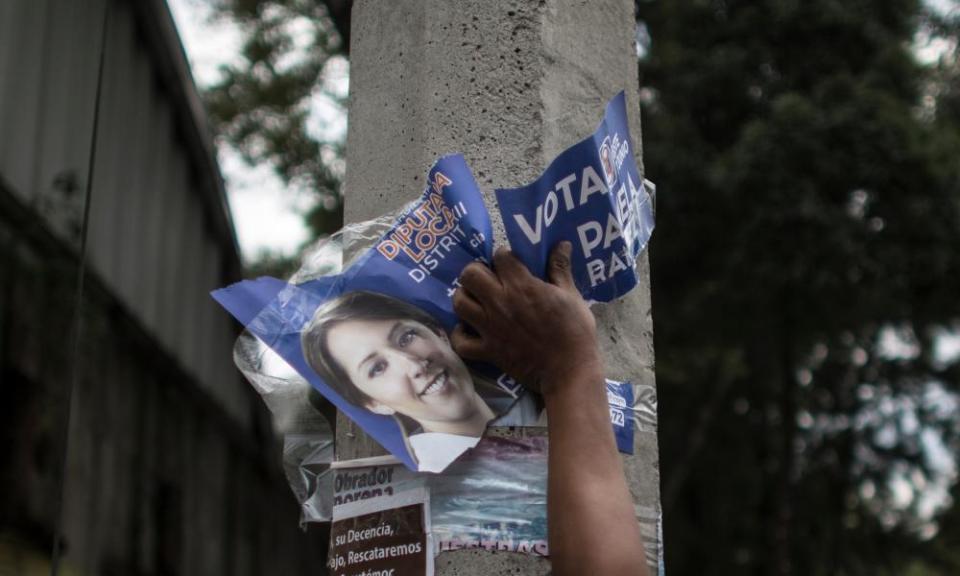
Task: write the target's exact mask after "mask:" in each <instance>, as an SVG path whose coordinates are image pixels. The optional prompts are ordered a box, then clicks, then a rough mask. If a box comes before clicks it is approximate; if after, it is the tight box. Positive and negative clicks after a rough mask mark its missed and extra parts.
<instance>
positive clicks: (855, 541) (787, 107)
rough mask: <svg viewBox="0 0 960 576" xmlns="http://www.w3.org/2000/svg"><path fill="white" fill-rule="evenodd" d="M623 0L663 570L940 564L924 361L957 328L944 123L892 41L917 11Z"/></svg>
mask: <svg viewBox="0 0 960 576" xmlns="http://www.w3.org/2000/svg"><path fill="white" fill-rule="evenodd" d="M637 6H638V18H639V20H640V21H641V22H642V24H643V25H644V26H646V29H647V30H648V31H649V35H650V37H651V39H652V40H651V42H650V45H649V47H648V49H647V53H646V55H645V56H644V57H643V58H641V62H640V72H641V78H642V88H643V89H644V95H645V105H644V108H643V122H644V124H643V139H644V144H645V146H644V150H645V164H646V171H647V174H648V175H649V176H650V177H651V178H652V179H653V180H654V181H656V182H657V184H658V188H659V190H660V191H661V192H662V193H661V194H658V206H657V209H658V211H657V217H658V228H657V234H656V235H655V236H656V237H655V239H654V242H653V246H652V248H651V258H652V276H653V278H652V282H653V298H654V310H655V311H656V313H655V315H654V319H655V333H656V346H657V364H658V366H657V368H658V370H657V374H658V388H659V390H660V395H661V402H660V408H661V414H660V421H661V428H660V430H661V434H660V442H661V445H660V451H661V457H662V460H663V499H664V518H665V530H666V533H665V538H664V539H665V543H666V549H667V566H668V569H669V570H670V571H671V573H673V574H697V575H706V574H734V573H757V574H789V573H797V574H888V573H889V574H895V573H902V572H904V571H906V569H907V567H908V566H909V564H910V562H911V561H912V560H913V559H915V558H916V557H917V555H918V554H926V555H928V556H929V557H930V558H931V559H932V558H935V557H936V558H939V559H940V560H943V559H944V558H945V556H944V554H946V551H944V550H942V549H937V548H936V547H935V546H932V545H930V543H929V542H925V541H924V540H923V538H922V537H921V536H929V535H930V532H931V531H932V530H934V528H933V527H934V525H933V524H932V523H931V518H930V517H929V515H928V514H926V513H925V512H924V511H922V510H921V508H922V507H923V506H924V505H925V504H924V503H923V500H922V498H920V497H918V495H919V493H920V492H919V487H920V486H921V485H924V484H926V485H930V484H933V483H936V482H942V481H944V478H945V476H944V472H943V458H939V459H938V458H936V457H934V456H933V449H932V448H931V446H940V445H942V446H945V447H946V448H947V450H951V449H952V450H954V451H956V450H957V448H958V447H960V443H958V436H960V429H958V427H957V425H956V420H957V416H958V414H957V411H956V405H955V404H954V405H953V408H952V409H948V410H944V409H942V406H943V404H944V402H945V401H948V400H950V398H951V394H952V393H956V392H960V363H957V362H956V361H953V362H942V361H941V359H940V358H938V357H937V356H936V355H935V354H934V349H935V347H936V345H937V341H938V335H940V334H943V332H944V331H945V330H950V329H951V328H956V327H957V326H960V299H958V298H957V297H956V295H957V294H960V163H958V161H957V158H960V133H958V131H957V126H960V124H958V123H956V122H954V123H952V126H951V122H948V121H947V120H946V119H945V118H946V117H947V115H948V114H952V115H953V118H954V119H955V120H956V119H958V118H960V116H958V115H956V112H955V111H953V110H954V108H952V107H953V106H955V105H956V103H957V99H956V88H955V86H956V84H950V83H949V82H948V81H946V82H945V81H944V80H943V79H944V78H945V77H946V76H944V75H945V74H947V71H945V70H938V69H937V68H935V67H925V66H922V65H921V64H919V63H918V61H917V59H916V58H915V55H914V53H913V51H912V50H911V45H912V43H913V39H914V36H915V34H917V33H918V32H919V31H921V30H927V29H931V30H932V29H933V26H932V25H931V22H933V19H931V18H930V17H929V15H928V14H927V13H925V11H924V7H923V6H922V5H921V4H920V3H919V2H917V1H915V0H859V1H857V2H836V1H833V0H810V1H803V2H801V1H797V0H792V1H791V0H761V1H758V2H741V1H736V0H686V1H679V2H667V1H665V0H653V1H649V2H646V1H645V2H638V4H637ZM936 29H937V30H938V31H939V33H945V32H947V31H949V30H950V28H949V26H942V27H938V28H936ZM952 71H953V72H955V71H956V69H955V68H954V69H953V70H952ZM953 78H956V77H955V76H953ZM931 93H933V94H934V96H933V98H934V100H935V101H936V103H937V104H938V105H939V107H937V108H936V111H935V113H933V114H931V113H930V110H929V108H930V102H929V99H928V100H925V99H924V97H925V96H930V94H931ZM892 348H901V349H903V350H902V351H897V350H892ZM934 383H937V384H934ZM904 483H906V485H907V486H912V487H913V489H914V490H913V491H910V490H908V493H911V494H913V495H914V498H913V500H912V501H908V502H902V501H901V500H900V499H898V498H896V497H895V487H897V486H903V485H904ZM900 491H901V492H902V491H903V490H902V488H901V490H900ZM935 541H936V540H934V542H935ZM943 561H945V560H943ZM934 573H936V572H934Z"/></svg>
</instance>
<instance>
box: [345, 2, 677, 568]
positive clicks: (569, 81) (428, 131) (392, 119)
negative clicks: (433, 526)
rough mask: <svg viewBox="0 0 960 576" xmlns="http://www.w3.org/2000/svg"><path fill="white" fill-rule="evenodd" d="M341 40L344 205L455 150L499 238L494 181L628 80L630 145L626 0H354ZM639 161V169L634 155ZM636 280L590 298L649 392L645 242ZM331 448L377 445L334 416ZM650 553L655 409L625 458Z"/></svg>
mask: <svg viewBox="0 0 960 576" xmlns="http://www.w3.org/2000/svg"><path fill="white" fill-rule="evenodd" d="M352 19H353V22H352V32H351V41H352V45H351V48H350V117H349V118H350V123H349V130H348V136H347V175H346V198H347V200H346V219H347V221H348V222H355V221H359V220H364V219H368V218H372V217H374V216H377V215H380V214H383V213H384V212H385V211H387V210H392V209H395V208H397V207H399V206H401V205H402V204H403V203H405V202H408V201H410V200H412V199H414V198H416V197H417V196H418V195H419V194H420V193H421V192H422V189H423V187H424V178H425V175H426V172H427V169H428V168H429V167H430V165H431V164H432V163H433V161H434V160H436V159H437V158H438V157H440V156H441V155H444V154H449V153H453V152H461V153H463V154H464V156H465V157H466V160H467V163H468V164H469V165H470V167H471V169H472V170H473V172H474V176H475V177H476V178H477V181H478V183H479V184H480V187H481V189H482V190H483V192H484V195H485V197H486V200H487V203H488V208H489V210H490V213H491V216H492V217H493V219H494V232H495V236H496V238H495V240H496V243H497V245H506V241H505V237H504V234H503V227H502V225H501V224H500V222H498V221H497V214H498V213H497V211H496V208H495V204H494V202H493V188H494V187H495V186H496V187H513V186H519V185H522V184H526V183H528V182H530V181H532V180H533V179H534V178H536V177H537V176H539V175H540V173H541V172H542V171H543V169H544V168H546V166H547V163H548V162H549V161H551V160H552V159H553V158H554V157H555V156H556V155H557V153H559V152H560V151H562V150H564V149H565V148H567V147H568V146H570V145H571V144H574V143H575V142H577V141H579V140H580V139H582V138H584V137H586V136H587V135H588V134H590V133H592V132H593V130H594V128H595V127H596V124H597V123H598V122H599V120H600V118H601V116H602V114H603V107H604V104H605V103H606V101H607V100H608V99H609V98H610V97H612V96H613V95H614V94H616V93H617V92H619V91H620V90H626V96H627V108H628V110H629V111H630V128H631V131H632V135H633V138H634V149H635V150H637V151H639V150H641V147H640V114H639V107H638V96H637V84H638V80H637V59H636V49H635V45H634V31H635V19H634V3H633V0H594V1H590V2H586V1H584V0H540V1H528V0H514V1H512V2H510V1H499V0H461V1H457V2H450V1H448V0H391V1H389V2H383V1H373V0H357V1H356V2H355V3H354V8H353V17H352ZM637 164H638V166H640V168H641V171H643V167H642V166H643V165H642V161H641V158H640V157H638V158H637ZM638 266H639V269H640V270H641V271H642V276H643V278H642V280H641V283H640V285H639V286H637V287H636V289H634V290H633V292H631V293H630V294H629V295H628V296H627V297H626V298H623V299H622V300H620V301H618V302H616V303H613V304H610V305H602V306H595V307H594V312H595V313H596V315H597V319H598V323H599V326H600V340H601V346H602V347H603V348H604V354H605V357H606V366H607V377H609V378H614V379H620V380H629V381H631V382H634V383H636V384H639V385H641V391H642V392H645V393H648V394H653V393H654V392H655V387H654V386H655V383H654V371H653V327H652V319H651V312H650V289H649V279H648V273H647V259H646V255H644V256H642V257H641V261H640V262H639V263H638ZM337 451H338V456H337V457H338V459H341V460H343V459H349V458H357V457H363V456H370V455H374V454H381V453H382V450H381V449H380V448H379V447H378V446H377V445H376V444H375V443H373V442H372V441H371V440H370V439H369V438H366V437H365V435H364V434H363V433H362V432H361V431H360V430H359V429H358V428H357V427H356V426H353V425H352V423H351V422H350V421H349V420H348V419H346V418H344V417H342V416H340V417H339V419H338V433H337ZM625 464H626V470H627V475H628V478H629V483H630V489H631V492H632V493H633V498H634V502H635V504H636V509H637V517H638V519H640V521H641V524H642V527H643V533H644V538H645V541H646V543H647V550H648V553H647V556H648V561H649V562H650V563H651V564H653V563H655V562H656V550H657V549H658V548H659V545H660V542H659V537H658V535H657V529H656V527H657V517H658V514H659V509H660V504H659V481H660V479H659V462H658V454H657V437H656V422H655V418H649V419H648V421H647V422H646V424H645V425H643V426H641V427H640V429H639V430H638V431H637V433H636V437H635V454H634V456H632V457H628V458H625ZM437 568H438V570H437V572H438V574H455V575H473V574H477V575H480V574H483V575H486V574H505V573H511V574H514V573H518V574H546V573H548V572H549V565H548V563H547V562H545V561H543V560H539V559H537V558H534V557H531V556H525V555H521V554H514V553H504V552H499V553H493V552H487V551H484V550H458V551H454V552H445V553H443V554H441V555H440V556H439V557H438V558H437Z"/></svg>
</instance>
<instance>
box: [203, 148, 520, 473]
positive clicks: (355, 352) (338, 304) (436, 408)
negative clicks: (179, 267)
mask: <svg viewBox="0 0 960 576" xmlns="http://www.w3.org/2000/svg"><path fill="white" fill-rule="evenodd" d="M428 182H429V184H428V186H427V188H426V190H425V191H424V193H423V195H422V196H421V197H420V199H419V200H418V201H417V202H416V203H414V204H412V205H411V206H410V207H409V208H408V209H407V210H406V211H405V212H404V213H402V214H401V215H400V216H399V217H398V218H397V220H396V222H395V223H394V225H393V226H392V227H391V228H390V229H389V230H388V231H387V233H386V234H384V235H383V236H382V237H381V238H380V239H379V240H378V241H377V242H376V243H375V245H374V246H373V247H371V248H370V249H369V250H367V251H366V252H365V253H364V254H363V255H362V256H361V257H360V258H359V259H358V260H357V261H356V262H354V263H353V264H352V265H351V266H350V267H349V268H348V269H346V270H344V271H343V272H342V273H341V274H338V275H333V276H325V277H322V278H319V279H315V280H310V281H307V282H304V283H302V284H297V285H294V284H287V283H285V282H282V281H279V280H276V279H272V278H261V279H258V280H252V281H244V282H240V283H237V284H234V285H232V286H229V287H227V288H224V289H222V290H217V291H215V292H214V293H213V296H214V298H215V299H216V300H217V301H218V302H219V303H220V304H221V305H223V307H224V308H226V309H227V310H228V311H230V312H231V314H233V315H234V317H236V318H237V320H239V321H240V322H242V323H243V324H245V325H246V326H247V328H248V329H249V330H250V331H251V332H252V333H253V334H255V335H256V336H257V337H258V338H260V340H262V341H263V342H264V343H265V344H266V345H268V346H270V347H271V348H272V349H273V350H274V351H276V352H277V353H278V354H279V355H280V356H281V357H283V358H284V360H286V361H287V363H289V364H290V365H291V366H292V367H293V368H294V369H296V370H297V371H298V372H299V373H300V374H301V375H303V376H304V377H305V378H306V379H307V380H308V381H309V382H310V383H311V384H312V385H313V386H314V387H315V388H317V390H319V391H320V392H321V393H322V394H323V395H324V396H325V397H327V398H328V399H330V401H331V402H333V403H334V404H335V405H336V406H337V408H339V409H340V410H341V411H343V412H344V413H346V414H347V415H348V416H349V417H350V418H352V419H353V420H354V421H355V422H356V423H357V424H358V425H360V427H361V428H363V429H364V430H365V431H366V432H367V433H369V434H370V435H371V436H373V437H374V438H375V439H376V440H377V441H378V442H380V444H382V445H383V446H384V447H385V448H386V449H387V450H389V451H390V452H391V453H392V454H393V455H395V456H396V457H397V458H399V459H400V460H401V461H403V462H404V463H405V464H406V465H407V466H408V467H410V468H412V469H415V470H421V471H431V472H439V471H440V470H442V469H443V468H445V467H446V466H447V464H449V463H450V462H452V461H453V460H454V459H455V458H456V457H457V456H459V455H460V454H461V453H462V452H463V451H464V450H466V449H468V448H471V447H473V446H474V445H476V443H477V441H478V440H479V438H480V436H481V435H482V433H483V430H484V429H485V428H486V425H487V423H488V422H489V421H491V420H492V419H493V418H494V417H495V416H496V415H497V414H499V413H501V412H503V411H505V410H506V408H508V407H509V405H511V404H512V403H513V401H514V400H515V395H512V394H509V393H508V392H507V391H505V390H504V389H503V388H501V387H498V386H497V385H496V383H495V382H493V383H489V384H485V383H483V382H475V381H474V379H473V378H472V377H471V374H470V372H469V371H468V369H467V367H466V366H465V365H464V364H463V361H462V360H460V358H459V357H458V356H457V355H456V354H455V353H454V352H453V350H452V348H451V347H450V343H449V339H448V337H447V334H448V333H449V331H450V330H451V329H452V328H453V327H454V326H455V325H456V322H457V319H456V315H455V314H454V312H453V307H452V303H451V295H452V293H453V289H454V286H455V282H456V280H457V278H458V277H459V275H460V272H461V271H462V270H463V268H464V267H465V266H466V265H467V264H469V263H470V262H473V261H474V260H479V261H482V262H489V261H490V259H491V254H492V242H491V237H492V232H491V226H490V219H489V214H488V213H487V211H486V209H485V207H484V205H483V200H482V198H481V196H480V191H479V189H478V188H477V185H476V182H475V181H474V179H473V176H472V174H471V173H470V170H469V168H468V167H467V165H466V163H465V162H464V160H463V157H462V156H459V155H453V156H447V157H444V158H442V159H440V160H439V161H438V162H437V163H436V164H435V165H434V166H433V168H432V169H431V170H430V172H429V180H428Z"/></svg>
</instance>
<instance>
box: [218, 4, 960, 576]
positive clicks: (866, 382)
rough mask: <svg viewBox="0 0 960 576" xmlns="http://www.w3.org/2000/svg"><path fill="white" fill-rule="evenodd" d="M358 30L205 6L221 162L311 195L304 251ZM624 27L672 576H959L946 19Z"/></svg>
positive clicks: (333, 17)
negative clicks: (211, 36)
mask: <svg viewBox="0 0 960 576" xmlns="http://www.w3.org/2000/svg"><path fill="white" fill-rule="evenodd" d="M349 4H350V3H349V2H347V1H340V2H338V1H332V0H331V1H328V2H321V1H320V0H273V1H264V0H217V1H216V2H214V6H215V8H216V12H217V14H218V17H220V18H226V19H230V20H233V21H235V22H237V23H239V24H240V26H241V29H242V30H243V32H244V45H243V50H242V54H243V58H242V59H241V60H240V61H239V62H238V63H236V64H233V65H230V66H229V67H227V68H225V74H224V77H223V79H222V82H220V83H219V84H217V85H215V86H212V87H211V88H209V89H208V90H207V91H206V94H205V97H206V100H207V104H208V106H209V110H210V113H211V115H212V117H213V119H214V121H215V125H216V129H217V131H218V134H219V137H220V139H221V142H222V143H226V144H228V145H231V146H234V147H236V148H237V149H238V150H240V151H241V152H242V153H243V155H244V157H245V158H246V159H247V160H248V161H249V162H251V163H264V162H267V163H270V164H271V165H272V166H274V168H275V170H276V171H277V173H278V174H279V175H280V176H281V177H282V178H283V179H284V181H286V182H288V183H289V182H299V183H300V184H301V185H302V186H304V187H306V188H308V189H310V190H312V191H314V192H315V193H316V198H317V201H316V203H315V208H314V209H313V210H312V211H310V212H309V213H308V214H306V216H305V217H306V218H307V221H308V222H309V224H310V227H311V230H312V232H313V234H315V235H316V236H320V235H323V234H326V233H329V232H331V231H333V230H335V229H336V228H338V227H339V226H340V223H341V220H342V198H341V196H340V193H339V191H340V178H341V175H342V170H341V169H340V168H338V163H342V158H343V143H342V142H321V141H318V140H317V139H315V138H313V137H311V135H310V133H309V131H308V130H307V129H306V125H305V122H306V110H307V103H308V101H309V99H310V98H311V96H312V95H314V94H315V93H316V91H317V90H318V86H320V85H321V84H322V73H323V69H324V68H323V67H324V63H325V62H326V61H327V59H329V58H330V57H332V56H335V55H346V49H347V46H348V32H349ZM636 5H637V18H638V21H637V47H638V48H637V49H638V65H639V68H640V77H641V86H640V88H641V97H642V118H643V127H642V133H643V142H644V147H643V148H644V164H645V170H646V176H647V177H648V178H651V179H652V180H654V181H655V182H656V183H657V184H658V186H659V191H660V193H659V195H658V205H657V210H658V211H657V219H658V227H657V228H658V229H657V232H656V234H655V235H654V241H653V244H652V246H651V249H650V258H651V263H652V292H653V299H654V310H655V314H654V321H655V335H656V354H657V360H658V362H657V368H658V369H657V380H658V389H659V391H660V450H661V458H662V498H663V513H664V521H665V524H664V526H665V535H664V541H665V545H666V552H667V557H666V558H667V569H668V570H669V572H670V573H671V574H691V575H709V574H778V575H787V574H912V575H927V574H929V575H934V574H937V575H951V574H960V506H958V505H956V501H957V499H958V498H960V488H958V484H957V481H956V480H957V463H956V455H957V454H958V452H960V418H958V416H960V401H958V393H960V298H958V295H960V64H958V60H957V55H958V48H957V46H958V44H957V40H958V38H960V26H958V24H960V3H957V2H956V1H954V0H947V1H944V0H941V1H939V2H932V3H924V2H920V1H918V0H848V1H838V0H805V1H800V0H760V1H750V2H746V1H738V0H683V1H677V0H674V1H670V2H668V1H666V0H652V1H646V0H638V2H637V3H636ZM291 22H309V23H311V26H310V27H308V29H306V30H304V29H303V28H302V27H301V28H297V27H296V26H291V25H290V23H291ZM297 30H299V32H297ZM304 34H307V35H308V37H309V38H310V41H309V42H308V49H307V50H306V52H305V54H306V57H301V58H299V59H298V60H297V64H296V65H293V66H290V65H284V62H285V61H288V60H289V59H290V54H291V53H292V51H294V50H297V49H298V48H297V47H298V42H297V39H296V36H298V35H299V37H301V38H302V37H303V35H304ZM300 44H302V42H301V43H300ZM301 53H304V52H302V50H301ZM290 266H291V262H290V261H289V260H288V259H283V258H276V257H273V258H271V259H267V260H264V261H262V262H261V263H260V264H258V265H257V266H256V267H255V268H256V272H257V273H263V272H278V271H283V270H288V269H289V267H290Z"/></svg>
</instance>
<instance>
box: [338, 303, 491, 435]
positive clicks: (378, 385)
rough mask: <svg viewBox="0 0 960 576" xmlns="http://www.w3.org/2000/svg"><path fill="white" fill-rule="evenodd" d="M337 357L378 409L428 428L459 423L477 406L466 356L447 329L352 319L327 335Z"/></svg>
mask: <svg viewBox="0 0 960 576" xmlns="http://www.w3.org/2000/svg"><path fill="white" fill-rule="evenodd" d="M327 338H328V342H329V350H330V354H331V356H332V357H333V359H334V360H335V361H336V362H337V363H338V364H339V365H340V366H341V367H343V369H344V371H345V372H346V373H347V374H348V375H349V377H350V379H351V380H352V382H353V384H354V385H355V386H356V387H357V388H358V389H359V390H360V391H361V392H363V393H364V394H366V395H367V396H368V397H369V398H370V401H369V402H368V403H367V405H366V406H364V408H366V409H368V410H370V411H372V412H376V413H378V414H384V415H391V414H394V413H400V414H403V415H405V416H409V417H410V418H413V419H414V420H416V421H418V422H419V423H420V424H421V425H422V426H424V428H429V424H430V423H431V422H437V423H440V422H444V423H449V422H457V421H459V420H462V419H465V418H468V417H469V416H470V415H471V413H472V411H473V410H474V409H475V405H474V388H473V381H472V380H471V377H470V373H469V371H468V370H467V367H466V366H465V365H464V363H463V361H462V360H461V359H460V357H459V356H457V354H456V353H455V352H454V351H453V349H452V348H451V347H450V342H449V340H448V339H447V337H446V335H445V334H443V333H440V334H437V333H436V332H434V331H433V330H431V329H430V328H429V327H427V326H425V325H423V324H421V323H419V322H417V321H415V320H410V319H398V320H349V321H345V322H341V323H338V324H337V325H335V326H334V327H333V328H331V329H330V332H329V333H328V335H327Z"/></svg>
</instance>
